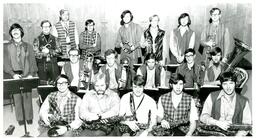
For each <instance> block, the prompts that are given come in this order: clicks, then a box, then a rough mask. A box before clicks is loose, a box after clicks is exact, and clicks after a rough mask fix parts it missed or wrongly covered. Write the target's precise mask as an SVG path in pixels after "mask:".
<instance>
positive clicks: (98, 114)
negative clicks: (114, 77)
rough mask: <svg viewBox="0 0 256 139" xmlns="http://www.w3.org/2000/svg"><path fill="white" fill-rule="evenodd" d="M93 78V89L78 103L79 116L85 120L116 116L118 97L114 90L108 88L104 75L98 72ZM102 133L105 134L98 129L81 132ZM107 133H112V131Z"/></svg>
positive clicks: (88, 134) (86, 134)
mask: <svg viewBox="0 0 256 139" xmlns="http://www.w3.org/2000/svg"><path fill="white" fill-rule="evenodd" d="M95 78H96V80H95V84H94V90H90V91H89V92H87V93H86V94H85V95H84V97H83V100H82V103H81V105H80V118H81V119H83V120H84V121H86V122H94V121H97V120H98V121H99V120H103V121H104V119H107V118H110V117H113V116H117V115H118V112H119V103H120V98H119V96H118V95H117V93H116V92H114V91H112V90H110V89H108V87H107V84H106V83H105V80H106V77H105V75H104V74H98V75H97V76H96V77H95ZM84 124H86V123H84ZM103 126H104V125H103ZM107 128H108V127H107ZM105 129H106V128H105ZM104 135H107V134H106V132H104V131H103V130H100V129H99V130H97V129H84V130H83V131H82V133H81V136H104ZM108 135H114V133H109V134H108Z"/></svg>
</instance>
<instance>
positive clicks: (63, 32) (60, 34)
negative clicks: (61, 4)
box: [52, 9, 79, 57]
mask: <svg viewBox="0 0 256 139" xmlns="http://www.w3.org/2000/svg"><path fill="white" fill-rule="evenodd" d="M52 35H53V36H55V37H57V38H58V39H59V40H60V45H61V52H62V55H63V56H64V57H67V56H68V51H69V49H70V48H74V47H75V48H78V44H79V36H78V32H77V28H76V24H75V22H73V21H71V20H69V11H68V10H66V9H62V10H60V21H59V22H58V23H56V24H55V26H54V27H53V30H52Z"/></svg>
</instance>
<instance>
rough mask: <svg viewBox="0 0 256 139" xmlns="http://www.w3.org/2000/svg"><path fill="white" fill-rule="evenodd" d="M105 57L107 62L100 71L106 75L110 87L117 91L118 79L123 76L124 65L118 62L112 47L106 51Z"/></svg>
mask: <svg viewBox="0 0 256 139" xmlns="http://www.w3.org/2000/svg"><path fill="white" fill-rule="evenodd" d="M105 58H106V61H107V64H105V65H104V66H102V67H101V68H100V71H99V73H103V74H105V75H106V84H107V86H108V88H109V89H111V90H114V91H115V92H117V89H118V81H119V79H120V78H121V72H122V67H121V65H120V64H118V63H117V62H116V52H115V51H114V50H112V49H108V50H107V51H106V52H105Z"/></svg>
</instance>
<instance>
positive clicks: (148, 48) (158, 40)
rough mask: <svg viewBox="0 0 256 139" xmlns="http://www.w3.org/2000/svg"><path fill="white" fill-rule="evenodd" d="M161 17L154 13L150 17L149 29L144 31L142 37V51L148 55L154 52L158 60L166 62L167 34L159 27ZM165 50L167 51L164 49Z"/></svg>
mask: <svg viewBox="0 0 256 139" xmlns="http://www.w3.org/2000/svg"><path fill="white" fill-rule="evenodd" d="M159 21H160V18H159V16H158V15H153V16H151V17H150V18H149V22H150V25H149V27H148V29H146V30H145V31H144V34H143V35H142V37H141V47H142V48H144V49H142V52H143V53H145V54H144V55H147V54H148V53H154V54H155V55H156V61H158V62H160V63H161V64H164V62H163V61H164V60H165V58H166V57H165V55H166V50H165V49H164V48H165V46H166V37H165V36H166V35H165V31H164V30H162V29H160V28H159V25H158V23H159ZM164 50H165V51H164Z"/></svg>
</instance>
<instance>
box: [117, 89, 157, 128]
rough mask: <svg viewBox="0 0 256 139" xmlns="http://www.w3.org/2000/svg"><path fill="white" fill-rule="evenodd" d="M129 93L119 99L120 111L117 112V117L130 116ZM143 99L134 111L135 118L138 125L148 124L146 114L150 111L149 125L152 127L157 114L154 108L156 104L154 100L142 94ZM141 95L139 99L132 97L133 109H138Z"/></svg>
mask: <svg viewBox="0 0 256 139" xmlns="http://www.w3.org/2000/svg"><path fill="white" fill-rule="evenodd" d="M130 94H132V92H130V93H126V94H124V95H123V97H122V98H121V102H120V110H119V116H123V115H126V116H131V115H132V112H131V108H130ZM144 95H145V96H144V99H143V101H142V103H141V104H140V106H139V108H138V109H137V110H136V117H137V119H138V122H139V123H144V124H147V123H148V113H149V110H151V124H152V125H154V124H156V116H157V115H156V114H157V108H156V102H155V100H154V99H152V98H151V97H150V96H148V95H147V94H144ZM142 97H143V95H142V96H140V97H136V96H134V97H133V98H134V102H135V108H137V107H138V105H139V103H140V101H141V99H142Z"/></svg>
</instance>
